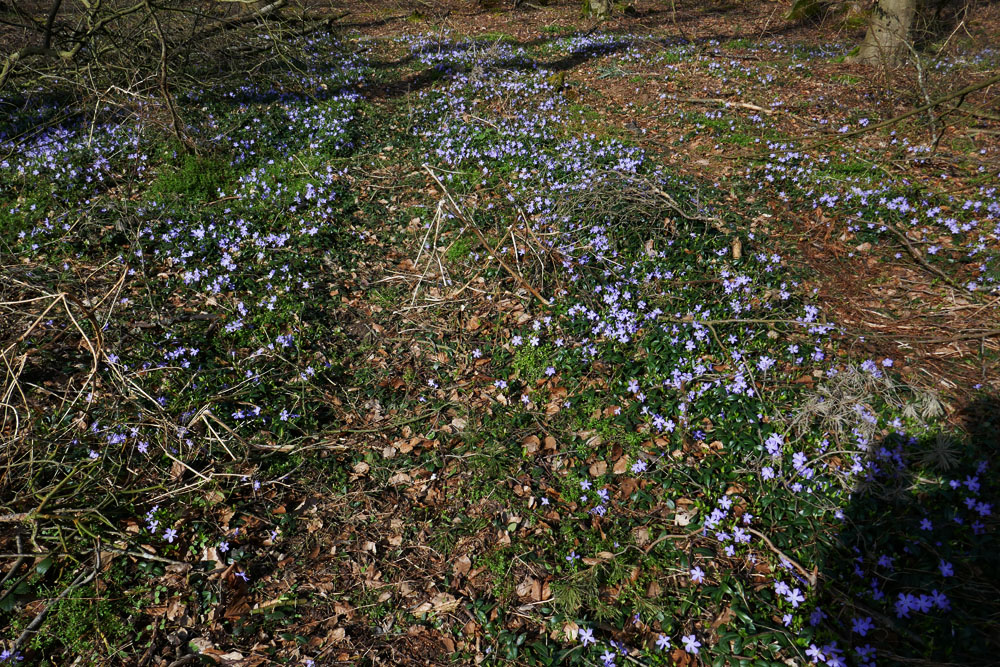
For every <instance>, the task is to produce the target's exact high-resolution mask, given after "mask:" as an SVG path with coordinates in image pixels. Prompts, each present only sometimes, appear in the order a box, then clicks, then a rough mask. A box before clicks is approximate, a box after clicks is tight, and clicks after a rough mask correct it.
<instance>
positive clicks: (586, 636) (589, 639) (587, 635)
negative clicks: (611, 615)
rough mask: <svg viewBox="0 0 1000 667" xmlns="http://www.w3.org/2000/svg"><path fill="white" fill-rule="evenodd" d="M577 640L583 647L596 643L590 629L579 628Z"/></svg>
mask: <svg viewBox="0 0 1000 667" xmlns="http://www.w3.org/2000/svg"><path fill="white" fill-rule="evenodd" d="M577 638H578V639H579V640H580V643H581V644H583V645H584V646H586V645H587V644H594V643H596V641H597V640H596V639H594V631H593V630H591V629H590V628H580V634H579V635H578V636H577Z"/></svg>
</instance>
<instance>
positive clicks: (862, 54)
mask: <svg viewBox="0 0 1000 667" xmlns="http://www.w3.org/2000/svg"><path fill="white" fill-rule="evenodd" d="M916 14H917V3H916V0H878V2H876V3H875V8H874V9H873V10H872V17H871V21H870V22H869V24H868V33H867V34H866V35H865V41H864V42H862V43H861V48H860V50H859V51H858V55H857V56H855V58H854V61H855V62H863V63H881V64H885V65H895V64H898V63H899V62H900V61H901V60H902V59H903V58H904V56H905V55H906V52H907V51H908V49H909V47H908V44H909V40H910V31H911V30H912V29H913V21H914V18H915V17H916Z"/></svg>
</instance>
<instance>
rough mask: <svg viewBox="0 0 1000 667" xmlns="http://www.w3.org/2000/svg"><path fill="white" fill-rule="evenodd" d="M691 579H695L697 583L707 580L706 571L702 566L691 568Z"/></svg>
mask: <svg viewBox="0 0 1000 667" xmlns="http://www.w3.org/2000/svg"><path fill="white" fill-rule="evenodd" d="M691 581H693V582H694V583H696V584H700V583H701V582H703V581H705V571H704V570H702V569H701V568H700V567H697V566H696V567H695V568H694V569H692V570H691Z"/></svg>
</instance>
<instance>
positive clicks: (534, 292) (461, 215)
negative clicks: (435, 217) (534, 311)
mask: <svg viewBox="0 0 1000 667" xmlns="http://www.w3.org/2000/svg"><path fill="white" fill-rule="evenodd" d="M424 169H425V170H426V171H427V173H428V174H430V176H431V178H433V179H434V181H435V182H436V183H437V184H438V187H440V188H441V191H442V192H443V193H444V194H445V196H446V197H447V198H448V201H449V202H451V208H452V210H453V211H454V212H455V215H457V216H458V217H459V218H460V219H461V220H462V222H464V223H465V224H466V226H468V227H469V228H470V229H472V231H473V232H475V234H476V236H477V237H478V238H479V242H480V243H482V244H483V248H485V249H486V250H489V249H490V244H489V242H488V241H487V240H486V237H485V236H483V233H482V232H481V231H479V227H477V226H476V225H475V224H474V223H473V222H472V220H470V219H469V218H468V217H467V216H466V215H465V213H464V212H463V211H462V209H461V207H460V206H459V205H458V203H457V202H455V200H454V198H453V197H452V196H451V193H450V192H448V188H446V187H445V185H444V183H442V182H441V179H440V178H438V177H437V174H435V173H434V172H433V171H431V167H430V165H427V164H425V165H424ZM496 260H497V262H499V263H500V266H502V267H503V268H504V270H505V271H507V273H509V274H510V275H511V277H512V278H514V280H516V281H518V282H519V283H521V286H522V287H524V288H525V289H526V290H528V291H529V292H531V294H532V295H533V296H534V297H535V298H536V299H538V300H539V301H541V302H542V303H543V304H545V305H546V306H551V305H552V302H551V301H549V300H548V299H546V298H545V297H544V296H542V295H541V294H539V293H538V290H536V289H535V288H534V287H532V286H531V285H529V284H528V281H527V280H525V279H524V278H523V277H521V276H520V275H518V274H517V272H515V271H514V270H513V269H512V268H510V267H509V266H508V265H507V264H506V262H504V261H503V260H502V259H500V256H499V255H496Z"/></svg>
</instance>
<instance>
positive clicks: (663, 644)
mask: <svg viewBox="0 0 1000 667" xmlns="http://www.w3.org/2000/svg"><path fill="white" fill-rule="evenodd" d="M656 648H658V649H660V650H661V651H666V650H667V649H668V648H670V638H669V637H667V636H666V635H660V636H659V637H657V638H656Z"/></svg>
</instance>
